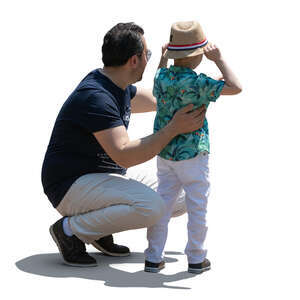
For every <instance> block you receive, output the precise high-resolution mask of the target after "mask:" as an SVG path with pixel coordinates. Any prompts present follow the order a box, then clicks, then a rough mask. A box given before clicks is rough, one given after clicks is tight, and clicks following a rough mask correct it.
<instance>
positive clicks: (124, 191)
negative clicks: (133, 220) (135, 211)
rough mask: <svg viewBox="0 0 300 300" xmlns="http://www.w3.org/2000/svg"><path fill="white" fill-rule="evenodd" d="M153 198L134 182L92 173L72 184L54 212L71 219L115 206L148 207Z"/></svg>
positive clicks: (147, 189)
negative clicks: (71, 217) (56, 211)
mask: <svg viewBox="0 0 300 300" xmlns="http://www.w3.org/2000/svg"><path fill="white" fill-rule="evenodd" d="M154 198H158V195H157V193H156V192H155V191H153V190H152V189H151V188H149V187H148V186H146V185H145V184H143V183H141V182H139V181H137V180H134V179H132V178H129V177H127V176H122V175H118V174H108V173H107V174H104V173H93V174H87V175H84V176H81V177H80V178H78V179H77V180H76V181H75V182H74V183H73V185H72V186H71V187H70V189H69V190H68V192H67V193H66V195H65V197H64V198H63V200H62V201H61V203H60V204H59V206H58V207H57V210H58V211H59V212H60V213H61V214H62V215H64V216H74V215H78V214H83V213H87V212H90V211H94V210H98V209H102V208H105V207H109V206H112V205H118V204H123V205H124V204H125V205H130V206H139V207H143V205H144V206H145V207H148V206H149V205H151V201H150V200H151V199H154ZM153 202H155V201H153Z"/></svg>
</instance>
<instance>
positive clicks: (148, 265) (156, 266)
mask: <svg viewBox="0 0 300 300" xmlns="http://www.w3.org/2000/svg"><path fill="white" fill-rule="evenodd" d="M164 267H165V262H164V261H161V262H160V263H153V262H151V261H148V260H145V269H144V271H145V272H151V273H158V272H159V271H160V270H162V269H163V268H164Z"/></svg>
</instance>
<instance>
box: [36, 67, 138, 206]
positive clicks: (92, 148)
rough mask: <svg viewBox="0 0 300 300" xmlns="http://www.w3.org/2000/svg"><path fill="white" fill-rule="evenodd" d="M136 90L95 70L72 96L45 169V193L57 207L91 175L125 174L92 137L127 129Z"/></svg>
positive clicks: (63, 111) (63, 110)
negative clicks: (73, 189)
mask: <svg viewBox="0 0 300 300" xmlns="http://www.w3.org/2000/svg"><path fill="white" fill-rule="evenodd" d="M135 94H136V87H134V86H132V85H130V86H128V87H127V88H126V89H125V90H122V89H121V88H119V87H118V86H116V85H115V84H114V83H113V82H112V81H111V80H110V79H109V78H107V77H106V76H104V75H103V74H101V73H100V71H99V70H98V69H97V70H94V71H92V72H91V73H89V74H88V75H87V76H86V77H85V78H84V79H83V80H82V81H81V82H80V84H79V85H78V87H77V88H76V89H75V91H74V92H73V93H72V94H71V95H70V96H69V98H68V99H67V100H66V102H65V103H64V105H63V106H62V108H61V110H60V112H59V114H58V117H57V119H56V121H55V124H54V128H53V131H52V135H51V138H50V142H49V145H48V148H47V152H46V155H45V159H44V163H43V168H42V183H43V187H44V191H45V194H46V195H47V196H48V198H49V200H50V201H51V203H52V205H53V206H54V207H57V206H58V204H59V202H60V201H61V200H62V198H63V197H64V195H65V194H66V192H67V191H68V189H69V188H70V187H71V185H72V184H73V183H74V181H75V180H76V179H77V178H79V177H80V176H82V175H85V174H89V173H118V174H125V173H126V169H124V168H123V167H121V166H119V165H118V164H116V163H115V162H114V161H113V160H112V159H111V158H110V157H109V156H108V155H107V154H106V153H105V151H104V150H103V148H102V147H101V145H100V144H99V143H98V142H97V140H96V138H95V137H94V135H93V134H92V133H93V132H97V131H100V130H104V129H108V128H113V127H117V126H125V127H126V129H127V128H128V124H129V119H130V112H131V108H130V107H131V106H130V100H131V99H132V98H133V97H134V96H135Z"/></svg>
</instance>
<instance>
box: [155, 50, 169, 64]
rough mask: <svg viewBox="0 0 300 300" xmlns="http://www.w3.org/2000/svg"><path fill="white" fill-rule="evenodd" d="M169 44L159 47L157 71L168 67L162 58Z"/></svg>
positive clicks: (165, 60)
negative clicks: (159, 54) (159, 56)
mask: <svg viewBox="0 0 300 300" xmlns="http://www.w3.org/2000/svg"><path fill="white" fill-rule="evenodd" d="M168 45H169V44H165V45H163V46H162V47H161V58H160V62H159V65H158V68H157V69H161V68H166V67H167V65H168V59H167V58H166V57H164V54H165V52H166V51H167V48H168Z"/></svg>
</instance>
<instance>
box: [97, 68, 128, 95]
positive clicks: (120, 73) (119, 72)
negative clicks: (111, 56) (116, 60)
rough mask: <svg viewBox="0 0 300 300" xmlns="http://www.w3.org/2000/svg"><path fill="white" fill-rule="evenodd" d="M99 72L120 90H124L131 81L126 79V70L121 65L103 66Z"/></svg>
mask: <svg viewBox="0 0 300 300" xmlns="http://www.w3.org/2000/svg"><path fill="white" fill-rule="evenodd" d="M100 72H101V73H102V74H103V75H105V76H106V77H108V78H109V79H110V80H111V81H112V82H113V83H114V84H115V85H116V86H118V87H119V88H121V89H122V90H125V89H126V87H127V86H128V85H129V84H130V83H131V82H129V81H128V78H129V74H128V72H127V71H126V70H125V69H124V68H122V67H103V69H100Z"/></svg>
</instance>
